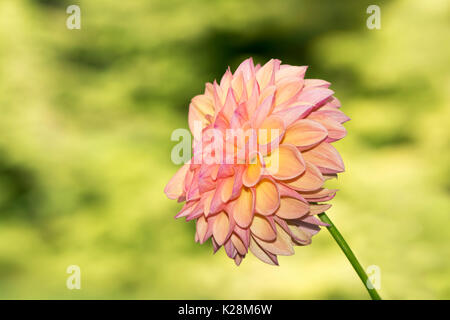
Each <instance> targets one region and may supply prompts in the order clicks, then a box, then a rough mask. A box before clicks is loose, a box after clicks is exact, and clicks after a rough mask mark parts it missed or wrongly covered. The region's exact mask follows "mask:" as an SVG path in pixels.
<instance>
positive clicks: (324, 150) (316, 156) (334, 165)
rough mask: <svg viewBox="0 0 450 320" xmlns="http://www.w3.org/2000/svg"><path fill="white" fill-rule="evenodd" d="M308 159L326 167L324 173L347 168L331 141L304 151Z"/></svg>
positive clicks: (321, 166)
mask: <svg viewBox="0 0 450 320" xmlns="http://www.w3.org/2000/svg"><path fill="white" fill-rule="evenodd" d="M302 155H303V157H304V159H305V160H306V161H309V162H312V163H313V164H315V165H316V166H318V167H320V168H324V169H328V170H325V171H326V172H324V171H322V170H321V172H322V173H336V172H342V171H344V170H345V167H344V163H343V162H342V158H341V156H340V155H339V153H338V152H337V150H336V149H335V148H334V147H333V146H332V145H331V144H329V143H327V142H322V143H320V144H319V145H318V146H316V147H314V148H312V149H310V150H307V151H304V152H302Z"/></svg>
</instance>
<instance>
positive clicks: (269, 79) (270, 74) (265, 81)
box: [256, 59, 281, 91]
mask: <svg viewBox="0 0 450 320" xmlns="http://www.w3.org/2000/svg"><path fill="white" fill-rule="evenodd" d="M280 62H281V61H280V60H276V59H271V60H270V61H268V62H267V63H266V64H265V65H264V66H262V67H261V69H259V70H258V71H257V72H256V80H257V81H258V84H259V88H260V89H261V91H262V90H263V89H264V88H265V87H267V86H268V85H273V84H274V83H275V72H276V71H277V70H278V69H279V66H280Z"/></svg>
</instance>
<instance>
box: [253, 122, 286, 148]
mask: <svg viewBox="0 0 450 320" xmlns="http://www.w3.org/2000/svg"><path fill="white" fill-rule="evenodd" d="M283 134H284V121H283V119H282V118H281V117H279V116H270V117H268V118H266V119H265V120H264V122H263V123H262V124H261V126H260V127H259V129H258V144H260V145H267V144H270V143H272V142H276V141H280V140H281V137H282V136H283Z"/></svg>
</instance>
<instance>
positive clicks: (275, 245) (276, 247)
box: [255, 223, 294, 256]
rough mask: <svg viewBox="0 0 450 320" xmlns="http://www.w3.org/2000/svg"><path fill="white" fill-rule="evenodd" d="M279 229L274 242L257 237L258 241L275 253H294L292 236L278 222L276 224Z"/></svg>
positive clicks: (267, 249) (288, 254)
mask: <svg viewBox="0 0 450 320" xmlns="http://www.w3.org/2000/svg"><path fill="white" fill-rule="evenodd" d="M275 226H276V229H277V238H276V240H275V241H273V242H267V241H263V240H258V239H255V240H256V242H257V243H258V244H259V245H260V246H261V248H263V249H264V250H266V251H269V252H270V253H273V254H275V255H278V254H279V255H282V256H290V255H293V254H294V248H293V247H292V240H291V236H290V235H289V234H287V233H286V231H284V230H283V228H281V227H280V226H279V225H278V224H277V223H276V224H275Z"/></svg>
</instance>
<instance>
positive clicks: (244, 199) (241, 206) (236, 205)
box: [231, 187, 254, 228]
mask: <svg viewBox="0 0 450 320" xmlns="http://www.w3.org/2000/svg"><path fill="white" fill-rule="evenodd" d="M253 210H254V201H253V194H252V192H251V190H250V189H248V188H245V187H243V188H242V190H241V194H240V196H239V197H238V198H237V199H236V200H235V201H234V202H233V204H232V206H231V212H232V214H233V218H234V220H235V221H236V223H237V224H238V225H239V226H240V227H241V228H247V227H248V226H249V225H250V224H251V222H252V219H253Z"/></svg>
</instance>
